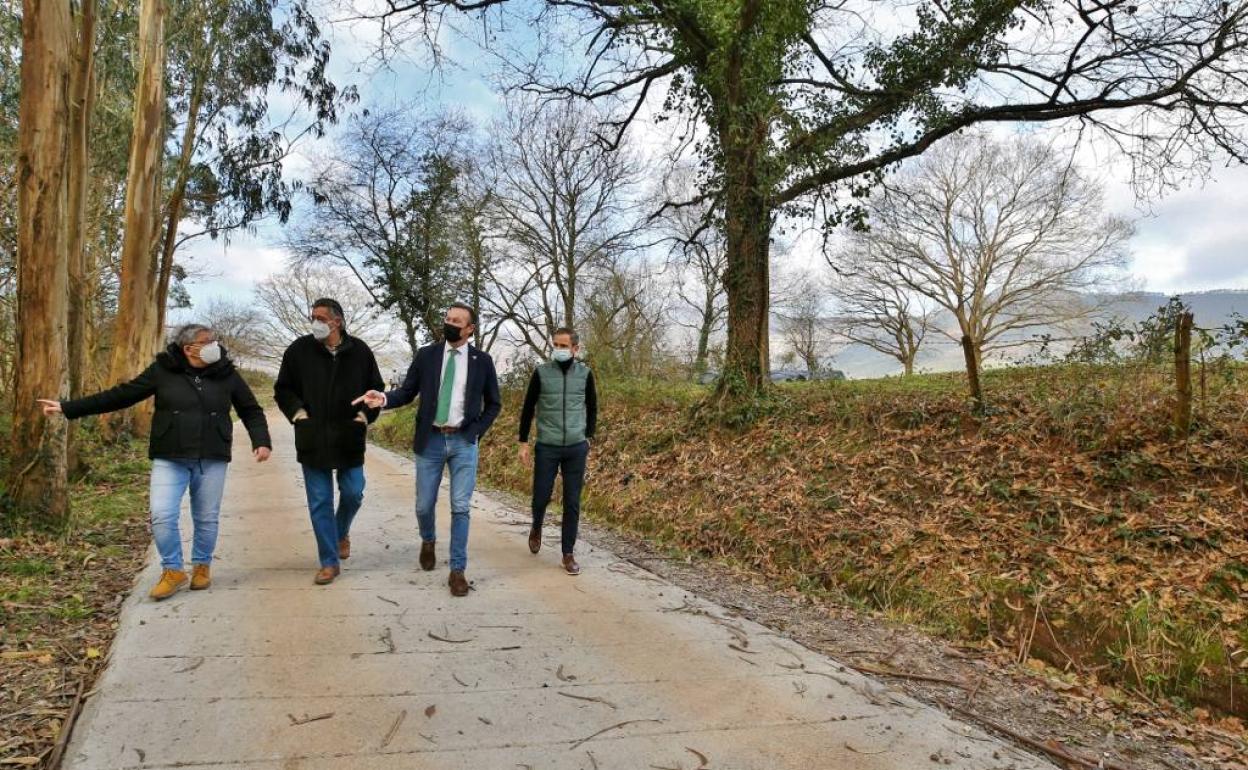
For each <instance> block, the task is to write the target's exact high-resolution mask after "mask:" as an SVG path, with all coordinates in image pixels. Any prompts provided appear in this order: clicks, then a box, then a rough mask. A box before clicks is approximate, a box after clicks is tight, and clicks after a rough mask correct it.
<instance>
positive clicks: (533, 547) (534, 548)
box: [529, 529, 542, 553]
mask: <svg viewBox="0 0 1248 770" xmlns="http://www.w3.org/2000/svg"><path fill="white" fill-rule="evenodd" d="M540 550H542V531H541V530H540V529H530V530H529V553H537V552H538V551H540Z"/></svg>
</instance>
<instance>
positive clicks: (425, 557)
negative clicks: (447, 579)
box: [420, 541, 438, 572]
mask: <svg viewBox="0 0 1248 770" xmlns="http://www.w3.org/2000/svg"><path fill="white" fill-rule="evenodd" d="M437 565H438V558H437V556H435V555H434V553H433V543H432V542H429V541H424V542H422V543H421V544H420V568H421V569H423V570H424V571H425V572H428V571H429V570H431V569H433V568H434V567H436V566H437Z"/></svg>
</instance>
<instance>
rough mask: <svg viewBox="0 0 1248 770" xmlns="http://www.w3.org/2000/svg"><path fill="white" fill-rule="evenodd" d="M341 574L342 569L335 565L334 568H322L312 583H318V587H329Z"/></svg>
mask: <svg viewBox="0 0 1248 770" xmlns="http://www.w3.org/2000/svg"><path fill="white" fill-rule="evenodd" d="M340 572H342V569H341V568H339V567H338V566H337V565H334V566H333V567H321V568H320V569H319V570H317V571H316V577H315V578H313V579H312V582H313V583H316V584H317V585H318V586H327V585H329V584H330V583H332V582H334V578H336V577H338V574H339V573H340Z"/></svg>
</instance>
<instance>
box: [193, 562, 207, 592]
mask: <svg viewBox="0 0 1248 770" xmlns="http://www.w3.org/2000/svg"><path fill="white" fill-rule="evenodd" d="M210 585H212V573H211V572H209V570H208V565H207V564H196V565H195V566H194V567H193V568H192V569H191V590H192V591H202V590H204V589H205V588H207V587H208V586H210Z"/></svg>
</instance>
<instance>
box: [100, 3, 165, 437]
mask: <svg viewBox="0 0 1248 770" xmlns="http://www.w3.org/2000/svg"><path fill="white" fill-rule="evenodd" d="M164 27H165V2H164V0H141V2H140V4H139V72H138V80H137V82H136V84H135V92H134V126H133V130H132V132H131V139H130V161H129V165H128V171H127V175H126V205H125V236H124V238H123V241H122V250H121V291H120V294H119V296H118V300H117V319H116V325H115V329H114V334H113V350H112V356H111V358H110V361H109V367H108V378H109V382H110V383H118V382H122V381H124V380H126V379H129V378H130V377H133V376H134V375H135V374H136V373H137V372H138V370H140V369H141V368H142V367H144V366H146V365H147V361H148V360H149V359H150V358H151V357H152V355H153V354H154V353H155V351H156V344H157V339H158V337H159V335H160V329H159V327H158V326H157V324H158V323H159V318H160V314H159V312H158V309H157V307H156V304H157V289H158V285H157V277H158V276H157V273H158V268H159V264H158V254H157V250H156V235H157V229H158V228H159V226H160V221H161V205H160V202H161V173H160V167H161V156H162V153H163V150H164V144H165V84H164V80H165V34H164ZM150 424H151V411H150V405H149V408H147V409H136V410H135V412H134V414H133V415H132V420H131V421H130V424H129V426H127V427H129V428H130V429H133V430H135V431H138V432H143V431H145V430H146V429H147V428H148V427H149V426H150ZM110 426H111V427H113V428H117V427H122V426H117V425H116V423H115V422H110Z"/></svg>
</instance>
